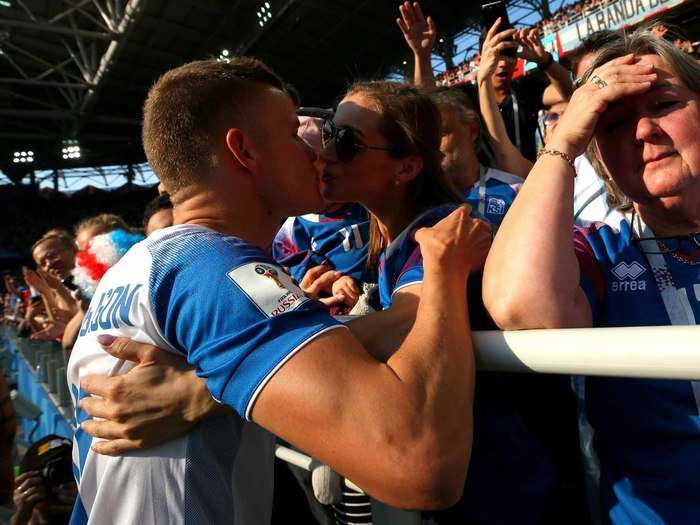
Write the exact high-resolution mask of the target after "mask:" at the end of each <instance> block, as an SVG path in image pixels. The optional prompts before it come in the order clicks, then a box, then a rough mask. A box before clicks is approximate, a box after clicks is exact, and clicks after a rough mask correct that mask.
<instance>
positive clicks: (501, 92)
mask: <svg viewBox="0 0 700 525" xmlns="http://www.w3.org/2000/svg"><path fill="white" fill-rule="evenodd" d="M493 90H494V91H495V92H496V102H498V103H499V104H502V103H503V101H504V100H505V99H506V98H508V95H510V84H508V85H505V84H502V85H500V86H499V87H494V89H493Z"/></svg>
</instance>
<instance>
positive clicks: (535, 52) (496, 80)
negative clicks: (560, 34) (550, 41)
mask: <svg viewBox="0 0 700 525" xmlns="http://www.w3.org/2000/svg"><path fill="white" fill-rule="evenodd" d="M500 24H501V20H500V19H498V20H496V22H495V23H494V25H493V26H492V27H491V28H489V29H488V30H487V29H486V28H484V29H483V33H482V37H481V38H480V45H481V57H482V58H481V61H482V63H481V64H480V66H479V68H480V69H481V68H482V67H484V66H486V70H487V71H492V73H491V75H485V74H481V73H480V74H479V78H478V87H479V91H481V90H489V96H490V97H493V98H494V99H495V101H496V103H497V104H498V107H499V110H500V112H501V115H502V116H503V121H504V122H505V126H506V130H507V132H508V137H509V138H510V140H511V142H512V143H513V144H515V146H516V148H517V149H518V150H519V151H520V152H521V153H522V155H523V156H524V157H525V158H527V159H528V160H531V161H533V160H534V159H535V154H536V146H535V134H536V133H537V129H538V128H537V112H538V111H539V110H540V109H541V95H542V90H543V87H538V86H536V85H534V84H529V85H528V84H527V80H525V79H524V80H522V81H519V82H518V83H513V82H512V76H513V73H514V71H515V64H516V58H515V56H513V55H509V54H504V53H503V52H504V51H505V50H508V49H511V50H512V49H517V48H518V47H519V46H521V47H522V50H521V51H520V52H519V53H518V55H517V56H519V57H521V58H524V59H525V60H528V61H531V62H535V63H537V64H538V66H539V68H540V70H541V71H543V72H544V73H545V75H546V77H547V79H548V80H549V82H550V83H551V84H553V85H554V86H555V87H556V89H557V90H558V91H559V92H560V93H561V94H562V95H563V96H568V94H569V93H570V92H571V89H572V85H571V80H570V77H569V73H568V71H567V70H566V69H564V67H562V66H561V65H560V64H558V63H557V62H555V61H554V57H553V56H552V54H551V53H549V52H547V51H545V49H544V47H543V46H542V43H541V42H540V40H539V39H540V35H539V33H538V32H537V31H536V30H534V29H522V30H520V31H518V30H516V29H514V28H512V29H506V30H505V31H500V32H497V31H498V29H499V26H500ZM484 62H486V64H484ZM479 98H480V100H481V98H482V97H481V94H480V97H479ZM482 106H483V104H482ZM486 124H487V129H488V130H489V133H491V134H494V130H493V129H492V127H491V123H490V122H489V120H486Z"/></svg>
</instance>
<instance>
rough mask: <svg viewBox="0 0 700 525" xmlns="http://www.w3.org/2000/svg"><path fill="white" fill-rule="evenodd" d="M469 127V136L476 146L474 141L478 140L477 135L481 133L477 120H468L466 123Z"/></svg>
mask: <svg viewBox="0 0 700 525" xmlns="http://www.w3.org/2000/svg"><path fill="white" fill-rule="evenodd" d="M467 127H468V129H469V136H470V138H471V141H472V144H474V145H475V146H476V141H477V140H479V135H481V128H480V126H479V123H478V122H475V121H473V120H472V121H470V122H468V123H467Z"/></svg>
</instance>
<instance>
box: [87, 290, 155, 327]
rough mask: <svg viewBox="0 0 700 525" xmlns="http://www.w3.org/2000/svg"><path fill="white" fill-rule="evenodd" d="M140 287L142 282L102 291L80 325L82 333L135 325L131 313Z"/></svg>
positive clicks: (91, 304)
mask: <svg viewBox="0 0 700 525" xmlns="http://www.w3.org/2000/svg"><path fill="white" fill-rule="evenodd" d="M140 288H141V285H140V284H135V285H134V284H127V285H125V286H117V287H115V288H111V289H109V290H107V291H106V292H102V293H101V294H100V297H99V299H97V301H95V299H93V300H92V302H91V303H90V308H89V309H88V311H87V312H86V313H85V319H83V324H82V325H81V326H80V335H81V336H83V335H86V334H89V333H90V332H96V331H98V330H109V329H112V328H121V327H124V326H134V323H133V322H132V321H131V319H130V318H129V314H130V312H131V305H132V303H133V302H134V298H135V297H136V292H137V291H138V290H139V289H140Z"/></svg>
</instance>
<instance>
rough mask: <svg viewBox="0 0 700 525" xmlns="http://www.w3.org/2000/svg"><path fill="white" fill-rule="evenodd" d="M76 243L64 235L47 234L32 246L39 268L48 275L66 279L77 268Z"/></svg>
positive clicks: (33, 255)
mask: <svg viewBox="0 0 700 525" xmlns="http://www.w3.org/2000/svg"><path fill="white" fill-rule="evenodd" d="M76 252H77V249H76V245H75V241H74V240H73V238H72V237H70V236H68V235H66V234H63V233H47V234H46V235H44V236H42V237H41V238H40V239H39V240H38V241H36V242H35V243H34V246H32V257H33V258H34V262H35V263H36V265H37V267H38V268H40V269H42V270H44V271H45V272H46V273H48V274H50V275H53V276H54V277H57V278H58V279H65V278H66V277H67V276H68V275H69V274H70V271H71V270H72V269H73V267H74V266H75V254H76Z"/></svg>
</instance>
